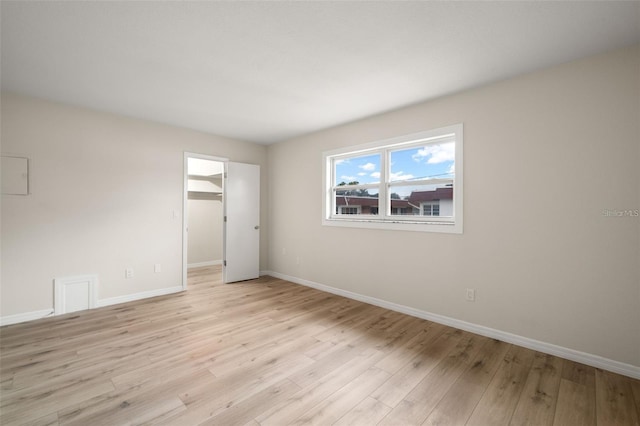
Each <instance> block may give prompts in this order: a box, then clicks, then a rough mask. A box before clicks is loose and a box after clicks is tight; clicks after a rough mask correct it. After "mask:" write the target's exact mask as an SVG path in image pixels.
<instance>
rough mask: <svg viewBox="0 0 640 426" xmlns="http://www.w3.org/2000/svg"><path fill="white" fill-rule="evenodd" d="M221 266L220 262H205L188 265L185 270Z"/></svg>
mask: <svg viewBox="0 0 640 426" xmlns="http://www.w3.org/2000/svg"><path fill="white" fill-rule="evenodd" d="M216 265H222V260H209V261H207V262H197V263H189V264H188V265H187V269H193V268H202V267H204V266H216Z"/></svg>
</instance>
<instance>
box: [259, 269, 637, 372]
mask: <svg viewBox="0 0 640 426" xmlns="http://www.w3.org/2000/svg"><path fill="white" fill-rule="evenodd" d="M263 272H264V273H265V275H269V276H272V277H274V278H280V279H282V280H286V281H290V282H292V283H295V284H300V285H303V286H306V287H312V288H315V289H317V290H321V291H326V292H327V293H332V294H336V295H338V296H343V297H346V298H349V299H353V300H358V301H360V302H364V303H368V304H370V305H375V306H380V307H381V308H386V309H389V310H391V311H396V312H400V313H403V314H407V315H411V316H413V317H417V318H422V319H425V320H427V321H433V322H436V323H439V324H444V325H448V326H450V327H454V328H458V329H461V330H465V331H469V332H471V333H475V334H479V335H481V336H485V337H490V338H492V339H496V340H500V341H503V342H506V343H512V344H514V345H518V346H522V347H525V348H527V349H532V350H534V351H538V352H542V353H545V354H549V355H554V356H558V357H560V358H565V359H568V360H571V361H575V362H579V363H581V364H586V365H590V366H591V367H595V368H600V369H602V370H607V371H611V372H613V373H617V374H622V375H623V376H627V377H631V378H634V379H640V366H635V365H631V364H626V363H623V362H620V361H615V360H612V359H608V358H604V357H601V356H599V355H594V354H590V353H586V352H581V351H577V350H575V349H570V348H565V347H563V346H558V345H554V344H552V343H547V342H542V341H539V340H535V339H530V338H528V337H524V336H519V335H517V334H512V333H508V332H505V331H501V330H496V329H493V328H489V327H485V326H482V325H478V324H473V323H470V322H466V321H462V320H458V319H455V318H451V317H447V316H444V315H439V314H434V313H431V312H427V311H423V310H420V309H415V308H412V307H409V306H405V305H400V304H397V303H393V302H388V301H386V300H382V299H377V298H375V297H370V296H365V295H362V294H359V293H354V292H351V291H347V290H342V289H339V288H335V287H331V286H328V285H324V284H320V283H316V282H313V281H309V280H305V279H302V278H297V277H293V276H290V275H285V274H281V273H279V272H274V271H263Z"/></svg>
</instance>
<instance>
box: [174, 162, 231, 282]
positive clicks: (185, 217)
mask: <svg viewBox="0 0 640 426" xmlns="http://www.w3.org/2000/svg"><path fill="white" fill-rule="evenodd" d="M189 158H199V159H201V160H211V161H218V162H221V163H224V169H225V170H227V162H228V161H229V159H228V158H224V157H215V156H213V155H208V154H198V153H195V152H187V151H185V152H184V160H183V161H184V163H183V164H184V165H183V190H182V289H183V290H186V289H187V269H188V263H187V262H188V260H187V251H188V242H189V236H188V232H187V229H188V226H189V208H188V201H189ZM224 191H225V189H224V179H222V199H223V202H224Z"/></svg>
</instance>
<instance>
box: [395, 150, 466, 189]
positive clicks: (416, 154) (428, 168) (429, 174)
mask: <svg viewBox="0 0 640 426" xmlns="http://www.w3.org/2000/svg"><path fill="white" fill-rule="evenodd" d="M454 173H455V143H454V142H445V143H433V144H429V145H426V146H423V147H414V148H409V149H400V150H395V151H391V172H390V175H389V181H390V182H401V181H411V180H418V179H453V177H454Z"/></svg>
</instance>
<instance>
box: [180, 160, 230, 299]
mask: <svg viewBox="0 0 640 426" xmlns="http://www.w3.org/2000/svg"><path fill="white" fill-rule="evenodd" d="M226 161H227V159H226V158H220V157H213V156H210V155H204V154H194V153H185V156H184V168H185V177H184V182H185V188H184V191H185V194H184V207H183V209H184V211H183V222H184V228H183V230H184V232H183V259H182V262H183V277H182V287H183V288H184V289H186V288H187V271H188V269H190V268H197V267H203V266H213V265H222V263H223V259H224V237H223V220H224V204H223V200H224V171H225V163H226Z"/></svg>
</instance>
